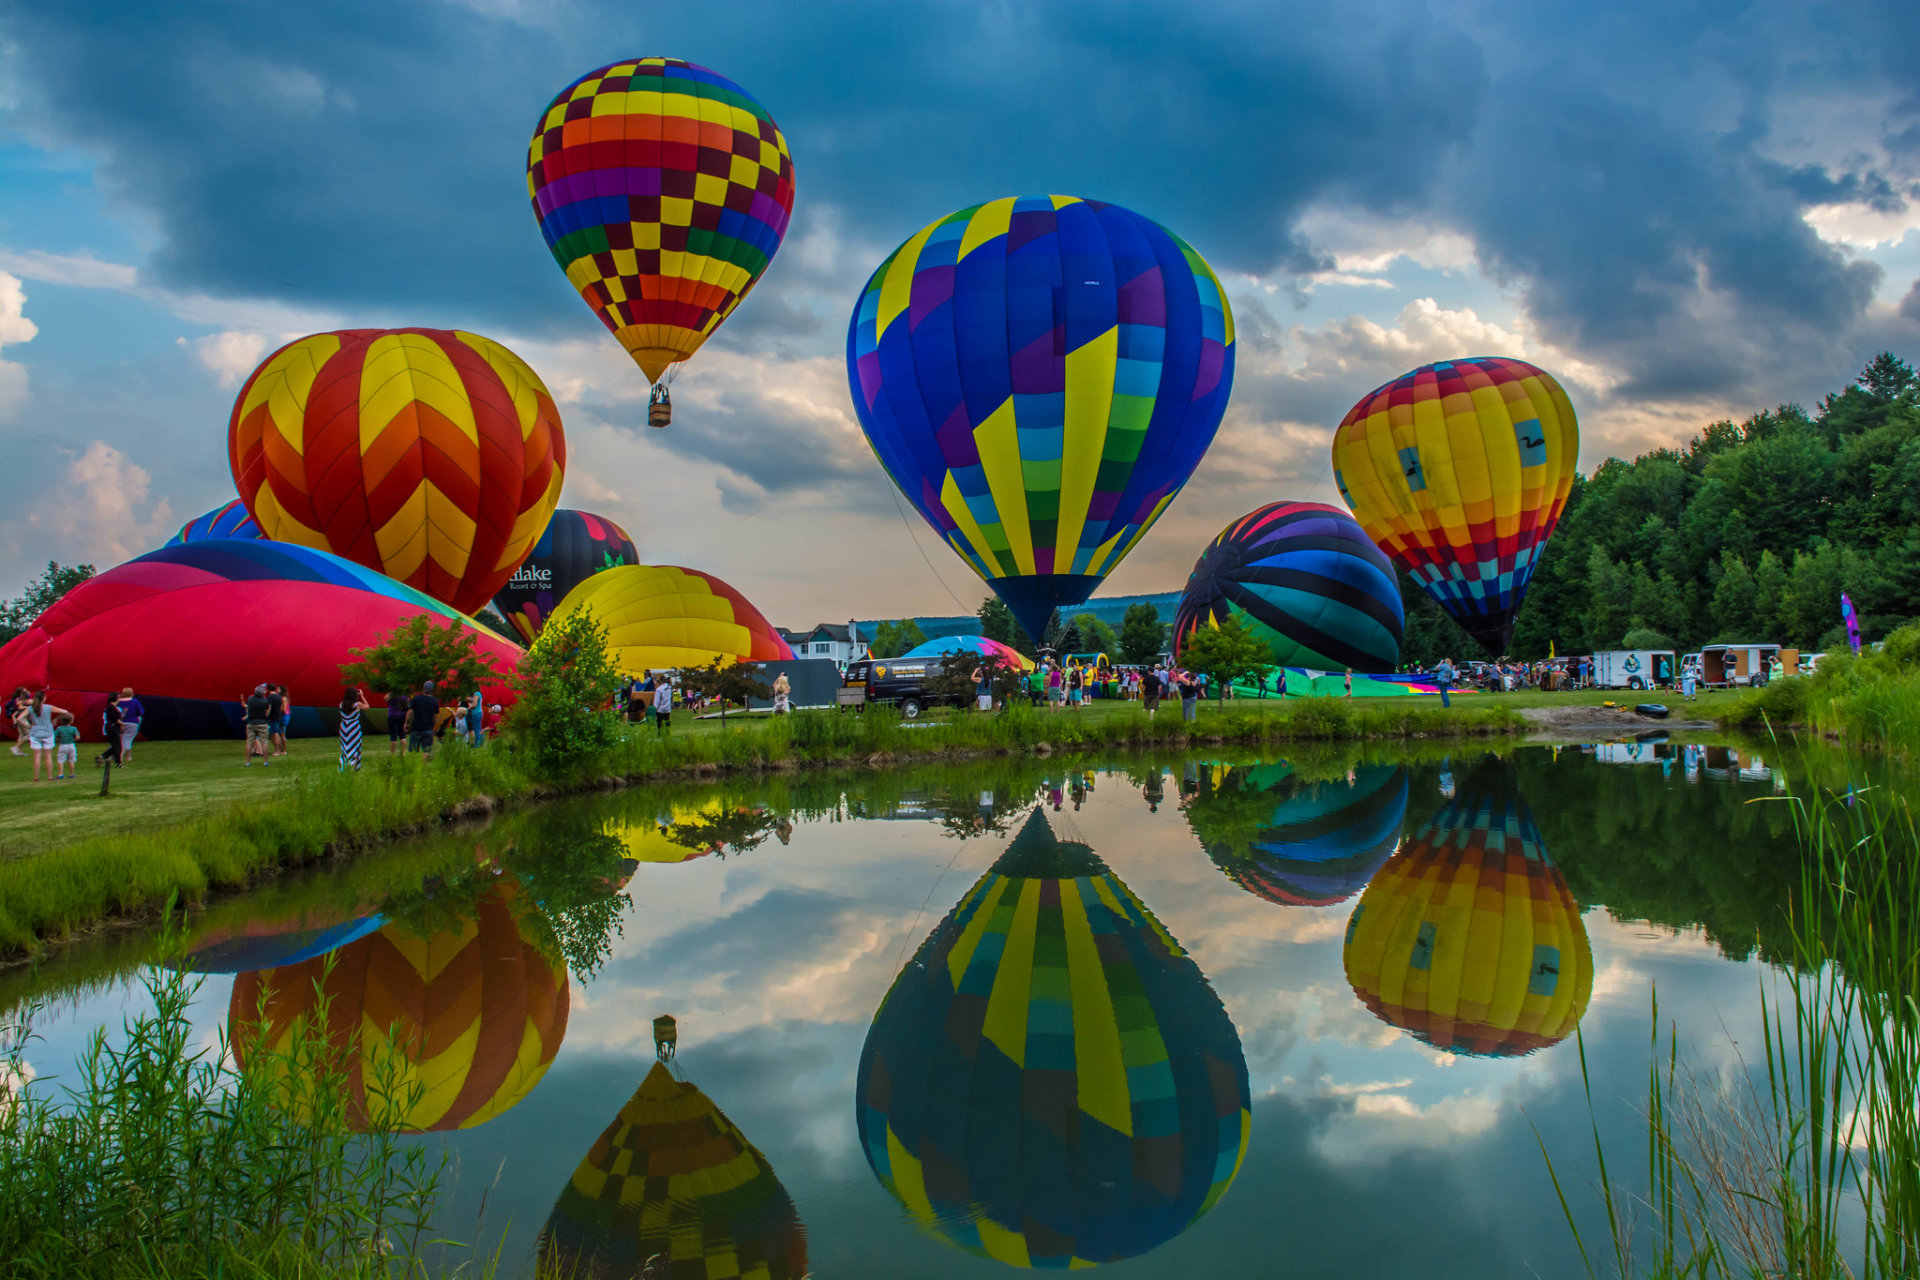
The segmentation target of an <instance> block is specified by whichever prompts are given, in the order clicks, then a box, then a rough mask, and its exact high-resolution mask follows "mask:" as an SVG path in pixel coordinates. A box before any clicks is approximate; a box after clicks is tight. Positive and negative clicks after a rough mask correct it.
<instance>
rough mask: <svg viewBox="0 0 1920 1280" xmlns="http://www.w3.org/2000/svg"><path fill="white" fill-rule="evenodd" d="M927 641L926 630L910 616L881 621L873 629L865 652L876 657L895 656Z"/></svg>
mask: <svg viewBox="0 0 1920 1280" xmlns="http://www.w3.org/2000/svg"><path fill="white" fill-rule="evenodd" d="M926 642H927V635H926V632H924V631H922V630H920V624H919V623H918V622H917V621H915V620H914V619H912V618H901V619H899V620H898V621H896V622H882V623H880V624H879V625H878V626H876V627H875V628H874V629H873V641H872V643H870V644H868V645H867V652H868V653H869V654H871V655H872V656H873V657H876V658H897V657H899V656H900V655H901V654H903V653H905V652H906V651H907V650H909V649H912V648H915V647H916V646H918V645H923V644H925V643H926Z"/></svg>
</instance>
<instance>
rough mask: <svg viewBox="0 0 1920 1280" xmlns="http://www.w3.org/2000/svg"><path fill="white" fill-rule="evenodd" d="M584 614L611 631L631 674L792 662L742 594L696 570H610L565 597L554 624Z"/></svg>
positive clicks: (620, 662) (621, 663)
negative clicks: (715, 663) (711, 665)
mask: <svg viewBox="0 0 1920 1280" xmlns="http://www.w3.org/2000/svg"><path fill="white" fill-rule="evenodd" d="M581 610H584V611H588V612H591V613H592V614H593V616H594V617H595V618H596V619H597V620H598V621H599V623H600V625H601V626H603V627H605V628H606V629H607V647H608V649H609V651H610V652H611V654H612V656H613V661H614V665H615V666H616V667H618V668H619V669H620V670H621V671H624V672H626V673H628V674H630V675H638V674H640V673H641V672H645V671H665V670H670V669H673V668H677V667H700V666H705V665H706V664H708V663H710V662H713V661H715V660H716V659H717V660H719V661H721V662H723V663H726V664H728V665H731V664H732V663H735V662H773V661H782V662H789V661H792V659H793V650H792V649H790V648H788V647H787V642H786V641H785V640H782V639H781V638H780V633H779V632H778V631H776V630H774V628H773V624H771V623H770V622H768V621H767V620H766V618H765V617H764V616H763V615H762V614H761V612H760V611H759V610H758V609H756V608H754V607H753V605H752V603H751V602H749V601H748V599H747V598H746V597H745V596H743V595H741V594H740V593H739V592H738V591H735V590H734V589H733V588H732V587H730V586H728V585H727V584H726V583H724V582H722V581H721V580H720V579H718V578H716V577H714V576H713V575H712V574H710V573H702V572H701V571H700V570H698V569H682V568H680V567H679V566H677V565H670V564H661V565H652V564H649V565H623V566H621V567H620V568H617V569H608V570H607V571H605V572H604V573H597V574H595V575H594V576H593V577H591V578H588V579H587V580H586V581H585V582H583V583H581V584H580V585H579V586H577V587H575V588H574V589H573V590H572V591H570V592H568V593H567V598H566V599H565V600H562V601H561V602H560V607H559V608H557V609H555V610H554V613H553V618H554V619H561V618H565V617H567V616H568V615H569V614H572V613H574V612H576V611H581ZM551 621H552V620H550V621H549V625H551Z"/></svg>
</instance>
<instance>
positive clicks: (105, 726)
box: [93, 693, 122, 769]
mask: <svg viewBox="0 0 1920 1280" xmlns="http://www.w3.org/2000/svg"><path fill="white" fill-rule="evenodd" d="M121 719H122V717H121V714H120V695H119V694H117V693H110V694H108V695H107V706H106V710H105V711H104V712H103V713H102V714H101V717H100V735H101V737H102V738H103V739H104V740H105V741H106V744H107V749H106V750H105V751H102V752H101V753H100V754H99V755H97V756H95V757H94V758H93V762H94V763H95V764H107V763H111V764H112V765H113V767H114V768H116V769H117V768H119V767H120V725H121Z"/></svg>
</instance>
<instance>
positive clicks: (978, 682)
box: [973, 663, 993, 711]
mask: <svg viewBox="0 0 1920 1280" xmlns="http://www.w3.org/2000/svg"><path fill="white" fill-rule="evenodd" d="M973 705H974V709H975V710H977V711H991V710H993V686H992V685H990V684H988V683H987V669H986V666H985V664H984V663H983V664H981V665H979V666H976V667H974V669H973Z"/></svg>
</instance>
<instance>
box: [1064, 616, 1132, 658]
mask: <svg viewBox="0 0 1920 1280" xmlns="http://www.w3.org/2000/svg"><path fill="white" fill-rule="evenodd" d="M1073 629H1074V630H1075V631H1078V632H1079V633H1080V642H1081V643H1082V644H1084V645H1086V647H1087V648H1086V651H1087V652H1093V653H1104V654H1106V655H1107V656H1108V657H1112V656H1113V654H1114V652H1115V651H1116V650H1118V649H1119V648H1120V637H1119V636H1116V635H1115V634H1114V633H1113V628H1112V627H1110V626H1108V625H1107V624H1106V623H1104V622H1102V621H1100V619H1098V618H1096V617H1095V616H1094V615H1092V614H1091V613H1076V614H1074V615H1073Z"/></svg>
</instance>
